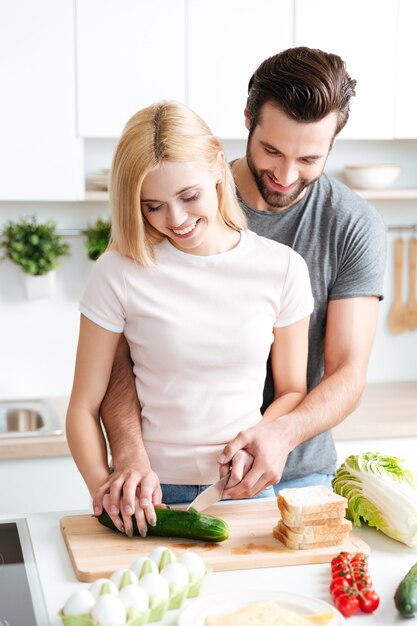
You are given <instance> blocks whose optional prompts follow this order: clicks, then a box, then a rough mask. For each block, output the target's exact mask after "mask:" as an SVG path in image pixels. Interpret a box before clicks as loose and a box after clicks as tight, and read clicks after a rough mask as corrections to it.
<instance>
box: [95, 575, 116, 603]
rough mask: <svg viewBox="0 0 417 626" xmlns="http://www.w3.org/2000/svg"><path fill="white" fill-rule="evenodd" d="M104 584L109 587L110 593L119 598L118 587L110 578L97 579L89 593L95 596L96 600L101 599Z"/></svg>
mask: <svg viewBox="0 0 417 626" xmlns="http://www.w3.org/2000/svg"><path fill="white" fill-rule="evenodd" d="M104 584H107V585H108V589H109V593H111V594H112V595H114V596H117V594H118V589H117V587H116V585H115V584H114V582H113V581H111V580H110V578H97V580H95V581H94V582H93V583H91V585H90V587H89V591H90V592H91V593H92V594H93V596H94V597H95V599H96V600H97V598H98V597H99V595H100V593H101V589H102V587H103V585H104Z"/></svg>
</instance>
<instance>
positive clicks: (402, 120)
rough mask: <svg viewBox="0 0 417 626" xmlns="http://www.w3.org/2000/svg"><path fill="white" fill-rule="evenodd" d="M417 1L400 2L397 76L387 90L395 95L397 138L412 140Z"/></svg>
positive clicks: (415, 129) (415, 132) (416, 118)
mask: <svg viewBox="0 0 417 626" xmlns="http://www.w3.org/2000/svg"><path fill="white" fill-rule="evenodd" d="M416 25H417V2H416V0H398V38H397V41H398V47H397V73H396V77H395V81H394V82H393V83H391V84H390V82H389V77H387V83H386V89H387V91H388V90H393V91H394V93H395V104H396V111H395V130H394V133H395V137H396V138H398V139H410V138H412V137H417V115H416V102H417V75H416V63H417V37H416Z"/></svg>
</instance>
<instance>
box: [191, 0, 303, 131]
mask: <svg viewBox="0 0 417 626" xmlns="http://www.w3.org/2000/svg"><path fill="white" fill-rule="evenodd" d="M292 43H293V0H280V1H279V2H277V0H258V2H256V3H255V5H254V3H253V2H252V1H249V0H210V1H209V2H208V1H207V0H192V1H191V2H189V4H188V57H187V61H188V103H189V105H190V107H191V108H192V109H194V110H195V111H196V112H197V113H198V114H199V115H201V117H202V118H203V119H204V120H205V121H206V122H207V123H208V125H209V126H210V128H211V130H212V131H213V132H214V133H215V134H216V135H218V136H219V137H223V138H231V139H242V138H246V136H247V130H246V128H245V124H244V116H243V111H244V108H245V105H246V99H247V95H248V90H247V86H248V82H249V79H250V77H251V76H252V74H253V72H254V71H255V70H256V68H257V67H258V65H259V64H260V63H261V62H262V61H263V60H264V59H266V58H267V57H269V56H272V55H273V54H276V53H277V52H279V51H280V50H284V49H285V48H289V47H291V46H292Z"/></svg>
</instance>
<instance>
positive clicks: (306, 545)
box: [272, 526, 349, 550]
mask: <svg viewBox="0 0 417 626" xmlns="http://www.w3.org/2000/svg"><path fill="white" fill-rule="evenodd" d="M272 533H273V535H274V537H275V539H278V540H279V541H281V543H283V544H284V546H286V547H287V548H290V549H291V550H313V549H314V548H327V547H329V546H338V545H340V544H342V543H344V542H345V540H346V539H347V538H348V535H349V533H348V532H346V533H342V534H341V535H340V537H338V538H337V539H332V540H330V541H326V540H325V541H313V542H311V541H310V542H308V541H293V540H292V539H289V538H288V537H286V536H285V535H284V534H283V533H281V532H280V531H279V529H278V527H277V526H276V527H275V528H274V529H273V531H272Z"/></svg>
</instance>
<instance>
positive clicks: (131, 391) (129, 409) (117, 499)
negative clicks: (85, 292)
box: [93, 335, 161, 534]
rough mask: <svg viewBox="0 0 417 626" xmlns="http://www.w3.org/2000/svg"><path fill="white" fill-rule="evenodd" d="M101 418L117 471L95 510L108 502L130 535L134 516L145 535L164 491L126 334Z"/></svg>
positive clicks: (96, 500)
mask: <svg viewBox="0 0 417 626" xmlns="http://www.w3.org/2000/svg"><path fill="white" fill-rule="evenodd" d="M100 415H101V420H102V422H103V425H104V428H105V430H106V434H107V438H108V442H109V446H110V451H111V454H112V465H113V470H114V472H113V474H112V475H111V476H110V478H109V480H108V481H106V483H104V484H103V485H102V486H101V487H100V488H99V489H98V490H97V492H96V494H95V496H94V500H93V506H94V511H95V512H96V514H99V513H100V512H101V510H102V505H103V500H104V499H106V500H107V501H106V509H109V510H110V511H111V514H112V515H118V513H119V510H120V509H121V510H120V512H121V514H122V517H123V523H124V527H125V530H126V533H127V534H131V531H132V521H131V516H132V515H133V514H135V517H136V521H137V524H138V529H139V530H140V531H142V532H141V534H146V527H147V524H146V519H147V520H148V521H149V522H150V523H153V521H154V519H155V511H154V507H153V504H159V503H160V502H161V490H160V486H159V480H158V477H157V476H156V474H155V473H154V472H153V471H152V469H151V466H150V463H149V458H148V455H147V453H146V450H145V447H144V444H143V439H142V428H141V412H140V405H139V401H138V397H137V392H136V385H135V377H134V374H133V363H132V360H131V358H130V350H129V346H128V343H127V341H126V339H125V337H124V335H121V337H120V340H119V343H118V346H117V351H116V356H115V359H114V362H113V367H112V371H111V376H110V381H109V385H108V387H107V391H106V394H105V396H104V398H103V401H102V403H101V406H100ZM138 492H139V500H138V498H137V495H138ZM120 503H121V506H120ZM145 516H146V519H145Z"/></svg>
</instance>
